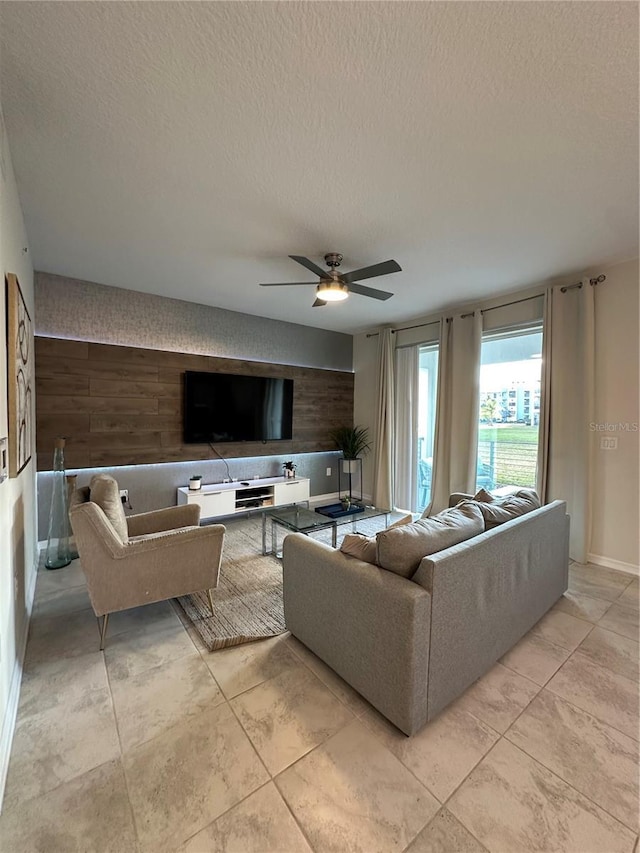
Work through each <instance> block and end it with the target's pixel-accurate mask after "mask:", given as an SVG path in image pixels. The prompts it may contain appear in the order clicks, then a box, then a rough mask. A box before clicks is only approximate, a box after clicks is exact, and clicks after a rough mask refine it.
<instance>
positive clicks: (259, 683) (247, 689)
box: [205, 650, 326, 702]
mask: <svg viewBox="0 0 640 853" xmlns="http://www.w3.org/2000/svg"><path fill="white" fill-rule="evenodd" d="M287 651H288V653H289V654H292V652H291V650H287ZM208 654H211V652H209V653H208ZM293 662H294V663H303V661H301V660H300V659H299V658H295V659H294V661H293ZM205 665H207V664H206V661H205ZM207 669H209V667H208V666H207ZM307 669H308V667H307ZM209 672H211V670H210V669H209ZM283 672H284V670H283ZM311 672H312V674H313V675H316V674H315V672H313V670H311ZM282 674H283V673H282V672H278V673H276V675H271V676H270V677H269V678H265V679H264V681H258V682H257V683H256V684H252V685H251V687H247V688H245V689H244V690H241V691H240V692H239V693H234V694H233V696H228V695H227V693H226V692H225V690H224V689H223V687H222V685H221V684H218V686H219V687H220V690H221V691H222V693H223V694H224V697H225V698H226V700H227V702H233V701H234V700H235V699H239V698H240V696H244V695H245V693H249V692H250V691H251V690H254V689H255V688H256V687H262V686H263V685H264V684H266V683H267V682H268V681H273V679H275V678H279V676H281V675H282ZM212 675H213V673H212ZM316 678H318V676H317V675H316ZM214 679H215V676H214ZM216 683H218V682H216ZM322 684H323V686H324V687H326V685H325V684H324V682H322Z"/></svg>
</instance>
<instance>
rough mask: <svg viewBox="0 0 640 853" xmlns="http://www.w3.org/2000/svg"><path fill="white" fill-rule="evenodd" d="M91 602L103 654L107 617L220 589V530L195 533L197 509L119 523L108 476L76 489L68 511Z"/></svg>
mask: <svg viewBox="0 0 640 853" xmlns="http://www.w3.org/2000/svg"><path fill="white" fill-rule="evenodd" d="M69 517H70V519H71V526H72V529H73V533H74V535H75V538H76V543H77V547H78V553H79V554H80V560H81V564H82V570H83V572H84V574H85V576H86V578H87V588H88V591H89V598H90V599H91V604H92V606H93V610H94V612H95V614H96V616H97V617H98V618H99V617H100V616H102V623H101V625H100V649H101V650H102V649H104V643H105V637H106V633H107V623H108V619H109V614H110V613H114V612H116V611H118V610H127V609H128V608H130V607H138V606H140V605H142V604H151V603H153V602H155V601H164V600H166V599H168V598H176V597H177V596H180V595H188V594H189V593H193V592H200V591H204V590H206V591H207V595H208V597H209V605H210V607H211V611H212V612H213V599H212V596H211V590H212V589H213V588H214V587H216V586H217V584H218V575H219V571H220V560H221V557H222V546H223V541H224V534H225V528H224V526H223V525H222V524H212V525H210V526H207V527H199V523H200V507H198V506H194V505H186V506H177V507H169V508H168V509H161V510H157V511H155V512H146V513H142V514H140V515H132V516H129V517H127V516H125V514H124V509H123V507H122V502H121V500H120V491H119V488H118V484H117V482H116V481H115V480H114V479H113V477H108V476H107V475H104V474H100V475H96V476H95V477H93V479H92V480H91V483H90V485H89V488H83V489H77V490H76V491H75V492H74V493H73V496H72V498H71V507H70V512H69Z"/></svg>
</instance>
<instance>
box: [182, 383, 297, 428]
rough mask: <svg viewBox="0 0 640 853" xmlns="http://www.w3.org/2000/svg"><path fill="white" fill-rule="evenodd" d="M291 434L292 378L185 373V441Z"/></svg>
mask: <svg viewBox="0 0 640 853" xmlns="http://www.w3.org/2000/svg"><path fill="white" fill-rule="evenodd" d="M292 435H293V379H273V378H271V377H267V376H243V375H240V374H235V373H201V372H197V371H193V370H188V371H186V372H185V374H184V443H185V444H204V443H206V442H210V443H211V444H217V443H222V442H230V441H282V440H284V439H291V438H292Z"/></svg>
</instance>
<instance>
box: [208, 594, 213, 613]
mask: <svg viewBox="0 0 640 853" xmlns="http://www.w3.org/2000/svg"><path fill="white" fill-rule="evenodd" d="M207 598H208V599H209V607H210V608H211V615H212V616H213V596H212V595H211V590H210V589H208V590H207Z"/></svg>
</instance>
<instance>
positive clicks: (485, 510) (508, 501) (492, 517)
mask: <svg viewBox="0 0 640 853" xmlns="http://www.w3.org/2000/svg"><path fill="white" fill-rule="evenodd" d="M539 506H540V498H539V497H538V495H537V494H536V492H535V491H534V490H533V489H520V491H518V492H516V493H515V494H514V495H507V496H506V497H504V498H498V499H496V500H494V501H492V503H478V507H479V508H480V512H481V513H482V516H483V518H484V523H485V528H486V529H487V530H493V528H494V527H498V526H499V525H500V524H504V523H505V522H506V521H511V519H512V518H518V516H520V515H525V514H526V513H528V512H532V511H533V510H534V509H538V508H539Z"/></svg>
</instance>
